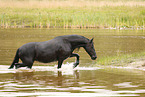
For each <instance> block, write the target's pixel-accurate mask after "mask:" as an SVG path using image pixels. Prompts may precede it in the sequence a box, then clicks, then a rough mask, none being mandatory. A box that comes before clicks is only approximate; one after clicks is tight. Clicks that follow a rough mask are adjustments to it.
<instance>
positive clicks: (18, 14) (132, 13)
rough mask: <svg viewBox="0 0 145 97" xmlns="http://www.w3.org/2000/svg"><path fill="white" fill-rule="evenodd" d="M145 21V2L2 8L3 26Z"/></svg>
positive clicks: (111, 25) (82, 25)
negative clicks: (141, 3) (136, 3)
mask: <svg viewBox="0 0 145 97" xmlns="http://www.w3.org/2000/svg"><path fill="white" fill-rule="evenodd" d="M24 1H25V0H24ZM126 1H128V0H126ZM111 2H112V3H116V2H113V1H112V0H111ZM123 2H124V0H123ZM142 2H143V1H142ZM143 3H144V2H143ZM132 4H133V3H132ZM144 22H145V6H140V5H138V6H130V5H127V6H125V5H120V6H115V4H114V5H113V4H112V6H111V4H110V5H109V6H107V5H102V6H95V5H93V4H92V5H90V6H86V7H85V6H84V5H82V7H80V6H73V7H71V6H66V5H65V7H63V6H57V7H41V8H37V7H35V6H32V7H26V8H25V6H24V7H19V6H18V7H15V6H14V7H9V6H6V7H1V8H0V26H1V28H17V27H20V28H23V27H31V28H42V27H43V28H118V29H119V28H144V25H145V24H144Z"/></svg>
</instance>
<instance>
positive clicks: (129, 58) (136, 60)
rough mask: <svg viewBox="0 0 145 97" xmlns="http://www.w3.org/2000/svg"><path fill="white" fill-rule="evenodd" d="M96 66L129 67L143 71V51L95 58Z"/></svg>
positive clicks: (144, 54)
mask: <svg viewBox="0 0 145 97" xmlns="http://www.w3.org/2000/svg"><path fill="white" fill-rule="evenodd" d="M97 65H98V66H105V67H106V66H107V67H112V68H131V69H140V70H144V71H145V52H140V53H134V54H125V55H123V54H122V55H119V56H111V57H110V56H107V57H104V58H100V59H98V60H97Z"/></svg>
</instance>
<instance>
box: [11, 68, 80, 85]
mask: <svg viewBox="0 0 145 97" xmlns="http://www.w3.org/2000/svg"><path fill="white" fill-rule="evenodd" d="M47 73H48V74H47ZM56 74H57V75H55V74H54V73H52V72H48V71H46V72H38V73H36V72H17V73H14V74H13V79H14V80H15V81H16V82H18V84H19V83H23V84H31V85H32V86H35V84H36V86H37V85H38V86H39V85H40V86H41V85H42V86H43V85H44V86H64V85H74V84H75V85H78V84H79V71H78V70H74V71H73V75H63V71H57V73H56ZM72 76H74V77H73V78H72ZM68 79H71V80H72V82H71V83H70V82H68Z"/></svg>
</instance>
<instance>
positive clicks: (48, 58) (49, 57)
mask: <svg viewBox="0 0 145 97" xmlns="http://www.w3.org/2000/svg"><path fill="white" fill-rule="evenodd" d="M36 61H39V62H43V63H49V62H53V61H57V57H56V55H55V54H51V53H40V54H39V55H37V56H36Z"/></svg>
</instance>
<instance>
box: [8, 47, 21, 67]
mask: <svg viewBox="0 0 145 97" xmlns="http://www.w3.org/2000/svg"><path fill="white" fill-rule="evenodd" d="M18 62H19V49H18V50H17V52H16V55H15V58H14V60H13V62H12V64H11V66H10V67H9V68H8V69H12V68H13V67H14V65H15V63H18Z"/></svg>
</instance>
